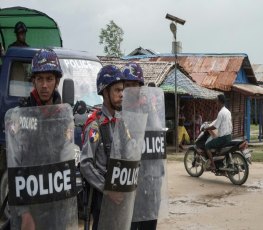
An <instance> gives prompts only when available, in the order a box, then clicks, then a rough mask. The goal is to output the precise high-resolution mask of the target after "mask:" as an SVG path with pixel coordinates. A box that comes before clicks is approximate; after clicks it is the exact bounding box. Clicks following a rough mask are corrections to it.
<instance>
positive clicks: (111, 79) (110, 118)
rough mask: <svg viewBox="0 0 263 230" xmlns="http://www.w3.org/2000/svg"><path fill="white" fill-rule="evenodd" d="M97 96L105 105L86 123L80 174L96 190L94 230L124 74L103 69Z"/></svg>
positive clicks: (111, 194) (112, 68)
mask: <svg viewBox="0 0 263 230" xmlns="http://www.w3.org/2000/svg"><path fill="white" fill-rule="evenodd" d="M97 93H98V95H101V96H102V97H103V105H102V108H101V109H99V110H97V111H95V112H93V114H92V115H91V116H90V117H89V119H88V120H87V122H86V124H85V128H84V132H83V150H82V155H81V159H80V170H81V173H82V175H83V176H84V178H85V179H86V180H87V181H88V183H89V184H90V186H91V187H93V188H94V189H93V196H92V207H91V209H92V210H91V213H92V216H93V227H92V229H93V230H95V229H97V228H98V221H99V215H100V207H101V202H102V198H103V191H104V185H105V175H106V172H107V163H108V161H109V157H110V146H111V142H112V136H113V130H114V123H115V119H116V117H118V112H119V111H120V110H121V104H122V97H123V75H122V73H121V71H120V70H119V69H118V68H117V67H116V66H114V65H107V66H104V67H102V69H101V70H100V72H99V73H98V76H97ZM90 192H91V191H90ZM104 195H106V194H104ZM107 196H108V197H109V198H110V199H111V200H112V201H113V202H114V203H116V204H119V203H121V202H122V200H123V196H122V195H121V194H119V193H116V192H108V193H107Z"/></svg>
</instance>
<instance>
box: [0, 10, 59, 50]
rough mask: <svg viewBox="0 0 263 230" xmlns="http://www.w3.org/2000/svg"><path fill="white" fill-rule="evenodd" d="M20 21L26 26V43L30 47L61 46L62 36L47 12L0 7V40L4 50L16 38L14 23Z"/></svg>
mask: <svg viewBox="0 0 263 230" xmlns="http://www.w3.org/2000/svg"><path fill="white" fill-rule="evenodd" d="M19 21H22V22H23V23H24V24H25V25H26V27H27V33H26V43H27V44H28V45H29V46H30V47H35V48H42V47H48V46H55V47H62V38H61V33H60V30H59V27H58V25H57V23H56V22H55V21H54V19H52V18H51V17H49V16H48V15H47V14H45V13H43V12H40V11H37V10H33V9H29V8H25V7H20V6H18V7H10V8H2V9H1V8H0V42H1V43H2V46H3V48H4V50H7V48H8V46H9V45H10V44H11V43H13V42H14V41H15V40H16V35H15V33H14V27H15V24H16V23H17V22H19Z"/></svg>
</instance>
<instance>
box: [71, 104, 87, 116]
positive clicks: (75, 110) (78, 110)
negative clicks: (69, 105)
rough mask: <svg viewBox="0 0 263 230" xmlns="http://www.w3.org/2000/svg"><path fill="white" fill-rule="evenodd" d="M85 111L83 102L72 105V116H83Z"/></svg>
mask: <svg viewBox="0 0 263 230" xmlns="http://www.w3.org/2000/svg"><path fill="white" fill-rule="evenodd" d="M86 111H87V105H86V103H85V102H84V101H77V103H76V104H75V105H74V108H73V114H75V113H77V114H80V115H82V114H84V113H86Z"/></svg>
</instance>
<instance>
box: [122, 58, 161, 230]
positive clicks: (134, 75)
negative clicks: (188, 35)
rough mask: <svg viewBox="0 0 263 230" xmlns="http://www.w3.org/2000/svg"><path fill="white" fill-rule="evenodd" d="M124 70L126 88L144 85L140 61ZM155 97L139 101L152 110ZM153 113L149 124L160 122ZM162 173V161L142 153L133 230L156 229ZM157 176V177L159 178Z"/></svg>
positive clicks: (149, 117)
mask: <svg viewBox="0 0 263 230" xmlns="http://www.w3.org/2000/svg"><path fill="white" fill-rule="evenodd" d="M122 72H123V75H124V77H125V82H124V88H127V87H141V86H143V85H144V77H143V71H142V68H141V67H140V65H139V64H138V63H135V62H130V63H128V64H126V65H125V66H124V68H123V70H122ZM148 99H150V101H148ZM155 99H156V98H155V97H151V98H145V100H142V101H138V102H137V103H140V106H141V107H142V108H143V107H145V110H147V111H149V112H150V111H151V107H152V106H151V105H149V104H152V103H154V101H155ZM141 104H144V105H141ZM149 108H150V109H149ZM154 109H155V108H154ZM153 113H154V111H152V112H150V114H149V115H148V121H147V124H148V126H149V125H150V124H155V125H156V124H157V123H158V122H157V120H156V119H154V118H155V116H154V115H153ZM150 126H151V125H150ZM146 151H147V150H146ZM146 154H147V152H146ZM150 162H151V163H150ZM153 166H154V167H153ZM152 168H154V174H156V175H158V176H156V177H155V176H153V175H152V172H151V170H152ZM161 175H163V164H162V163H161V162H160V161H158V162H157V161H156V162H155V163H153V160H146V159H145V158H144V157H143V155H142V162H141V167H140V170H139V177H138V188H137V191H136V198H135V206H134V210H133V219H132V223H131V230H155V229H156V227H157V216H158V211H159V205H160V189H161V184H160V177H161ZM155 178H157V180H156V179H155ZM148 188H150V189H148ZM152 190H156V191H154V194H153V193H152ZM150 213H151V214H150ZM142 215H144V216H145V217H142ZM139 219H140V220H139ZM141 219H142V220H143V221H142V220H141Z"/></svg>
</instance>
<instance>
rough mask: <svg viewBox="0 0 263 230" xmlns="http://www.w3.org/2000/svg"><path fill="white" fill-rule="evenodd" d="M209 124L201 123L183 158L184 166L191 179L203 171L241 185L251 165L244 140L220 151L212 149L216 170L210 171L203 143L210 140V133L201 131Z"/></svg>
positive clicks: (232, 143) (228, 145) (229, 144)
mask: <svg viewBox="0 0 263 230" xmlns="http://www.w3.org/2000/svg"><path fill="white" fill-rule="evenodd" d="M208 125H209V124H208V122H205V123H203V125H202V126H201V127H200V131H201V132H200V134H199V136H198V137H197V139H196V141H195V144H194V145H193V146H191V147H190V148H189V149H188V150H187V152H186V153H185V156H184V166H185V169H186V171H187V173H188V174H189V175H190V176H192V177H200V176H201V175H202V174H203V173H204V172H205V171H211V172H214V174H215V175H216V176H225V177H227V178H228V179H229V180H230V181H231V182H232V183H233V184H235V185H242V184H244V183H245V182H246V180H247V178H248V175H249V164H252V161H251V153H252V150H249V149H248V143H247V141H246V140H233V141H231V142H230V143H228V144H227V145H225V146H223V147H222V148H220V149H213V150H212V154H213V160H214V163H215V166H216V170H215V171H212V170H211V169H210V163H211V162H210V160H209V158H208V157H207V155H206V151H205V143H206V142H207V141H209V140H208V139H209V138H210V139H211V134H212V133H211V131H203V129H204V128H205V127H207V126H208Z"/></svg>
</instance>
